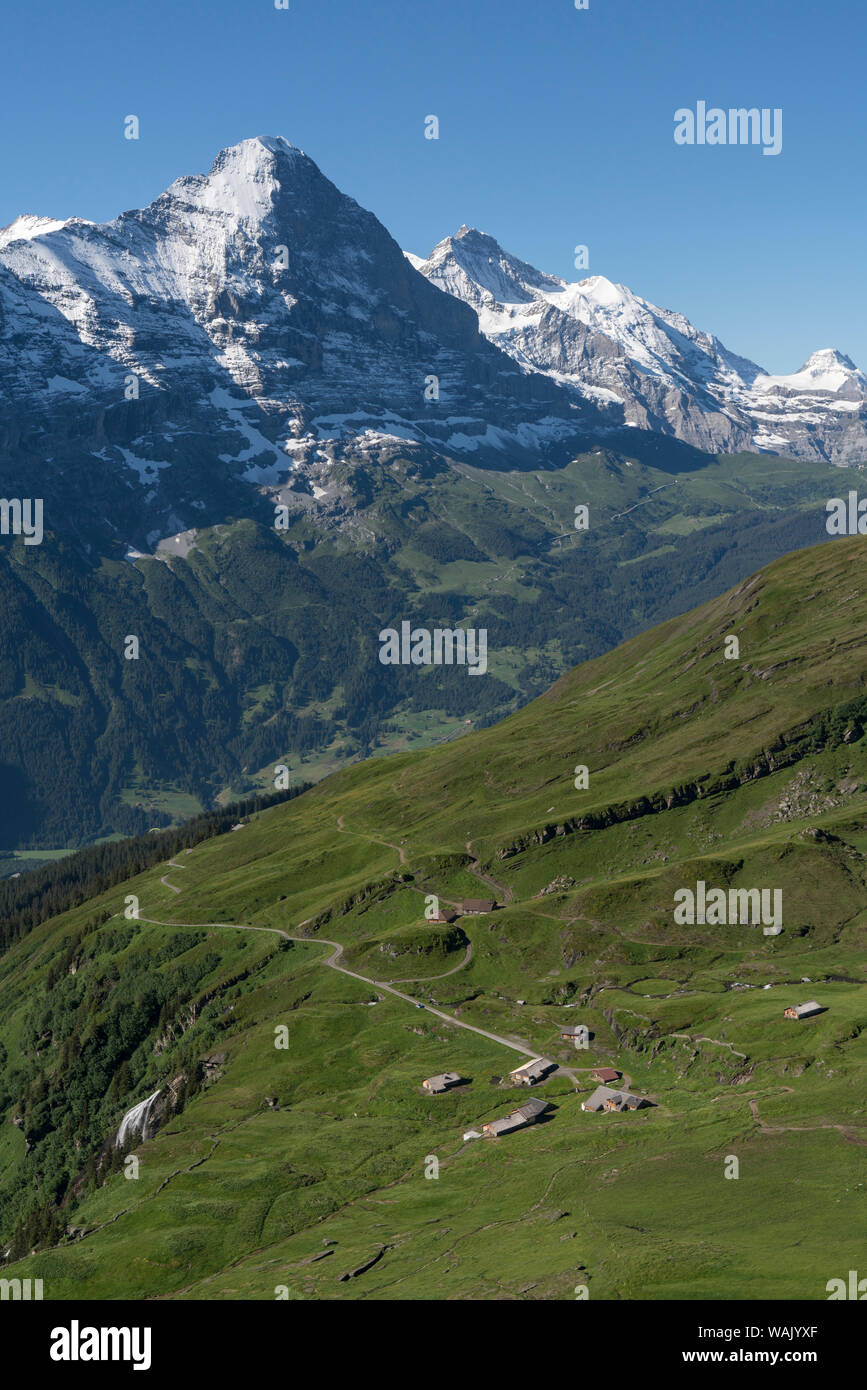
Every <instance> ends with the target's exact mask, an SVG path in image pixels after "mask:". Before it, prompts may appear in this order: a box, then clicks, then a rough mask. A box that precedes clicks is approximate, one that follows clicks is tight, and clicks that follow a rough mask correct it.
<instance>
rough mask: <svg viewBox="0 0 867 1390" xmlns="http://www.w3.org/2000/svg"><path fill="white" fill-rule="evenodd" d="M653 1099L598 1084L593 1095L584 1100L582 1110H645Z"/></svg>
mask: <svg viewBox="0 0 867 1390" xmlns="http://www.w3.org/2000/svg"><path fill="white" fill-rule="evenodd" d="M652 1104H653V1101H652V1100H648V1099H647V1098H646V1097H645V1096H634V1095H632V1094H631V1092H629V1091H612V1089H611V1087H610V1086H597V1087H596V1090H595V1091H594V1092H593V1094H592V1096H588V1097H587V1099H586V1100H582V1102H581V1109H582V1110H620V1111H622V1110H643V1109H644V1107H645V1106H646V1105H652Z"/></svg>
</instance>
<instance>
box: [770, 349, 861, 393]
mask: <svg viewBox="0 0 867 1390" xmlns="http://www.w3.org/2000/svg"><path fill="white" fill-rule="evenodd" d="M755 385H756V389H757V390H759V391H774V390H779V391H829V392H832V393H833V394H835V395H838V394H840V393H842V392H846V393H850V392H851V391H855V392H856V393H857V394H860V395H862V396H863V395H865V394H867V375H865V373H864V372H862V371H861V370H860V368H859V367H856V366H855V363H854V362H853V361H852V359H851V357H847V356H846V355H845V353H842V352H838V351H837V349H836V348H820V349H819V350H818V352H814V353H812V354H811V356H810V357H808V358H807V360H806V362H805V363H804V365H803V367H801V368H800V370H799V371H797V372H793V373H792V374H791V376H761V377H759V378H758V380H757V381H756V383H755Z"/></svg>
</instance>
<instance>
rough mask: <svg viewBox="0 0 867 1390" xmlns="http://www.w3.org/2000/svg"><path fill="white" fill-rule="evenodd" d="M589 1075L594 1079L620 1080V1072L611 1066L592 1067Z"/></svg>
mask: <svg viewBox="0 0 867 1390" xmlns="http://www.w3.org/2000/svg"><path fill="white" fill-rule="evenodd" d="M590 1075H591V1076H592V1078H593V1080H594V1081H605V1082H608V1081H619V1080H620V1072H619V1071H615V1070H614V1068H613V1067H594V1068H593V1070H592V1071H591V1073H590Z"/></svg>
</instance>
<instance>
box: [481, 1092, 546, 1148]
mask: <svg viewBox="0 0 867 1390" xmlns="http://www.w3.org/2000/svg"><path fill="white" fill-rule="evenodd" d="M549 1109H550V1106H549V1104H548V1102H547V1101H546V1100H538V1099H537V1098H536V1097H535V1096H534V1097H533V1099H532V1100H528V1101H525V1102H524V1104H523V1105H521V1106H519V1107H518V1109H517V1110H513V1111H512V1112H511V1114H509V1115H504V1116H503V1118H502V1119H500V1120H490V1121H489V1122H488V1123H487V1124H486V1125H482V1133H483V1134H486V1135H487V1136H488V1138H489V1139H499V1138H500V1136H501V1135H503V1134H513V1133H514V1132H515V1130H516V1129H524V1128H525V1127H526V1126H527V1125H533V1124H535V1123H536V1121H537V1120H538V1118H539V1116H540V1115H544V1113H545V1111H546V1110H549Z"/></svg>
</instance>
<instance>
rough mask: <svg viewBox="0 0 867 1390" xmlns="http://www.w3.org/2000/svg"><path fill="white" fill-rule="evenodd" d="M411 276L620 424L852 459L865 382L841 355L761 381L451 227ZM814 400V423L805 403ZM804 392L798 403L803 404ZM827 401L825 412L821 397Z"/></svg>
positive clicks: (689, 334)
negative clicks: (451, 299) (454, 301)
mask: <svg viewBox="0 0 867 1390" xmlns="http://www.w3.org/2000/svg"><path fill="white" fill-rule="evenodd" d="M412 263H413V265H414V266H415V267H416V268H417V269H418V270H420V271H421V273H422V274H423V275H426V276H427V278H428V279H430V280H431V281H433V283H434V284H436V285H439V287H440V288H441V289H443V290H446V291H447V292H448V293H450V294H453V295H456V296H457V297H458V298H460V299H463V300H464V301H465V302H466V303H467V304H470V305H471V306H472V307H473V309H475V311H476V313H477V314H478V318H479V327H480V328H481V330H482V332H483V333H484V334H485V336H486V337H487V338H489V339H490V340H491V341H492V342H494V343H496V344H497V346H499V347H501V348H502V349H503V350H504V351H505V352H507V353H509V354H510V355H511V356H512V357H513V358H514V359H515V361H516V362H518V363H519V364H520V365H521V366H522V367H523V368H524V370H528V371H529V370H532V371H536V372H545V373H547V374H548V375H549V376H551V377H553V378H554V379H555V380H556V381H557V382H558V383H560V384H561V385H564V386H566V387H568V388H569V389H571V390H572V391H574V392H575V393H576V394H578V395H580V396H582V397H584V398H587V399H589V400H592V401H594V402H596V403H597V404H600V405H603V406H605V407H606V408H608V409H609V410H611V409H616V408H618V407H619V408H620V409H621V410H622V414H623V418H624V419H625V421H626V423H628V424H631V425H638V426H641V427H642V428H645V429H653V430H659V431H662V432H663V433H667V434H674V435H677V436H678V437H679V438H680V439H683V440H685V441H686V442H688V443H690V444H694V445H696V446H697V447H698V448H701V449H706V450H709V451H717V450H723V449H726V450H734V449H744V448H753V449H757V450H767V451H773V452H783V453H794V454H804V455H805V456H807V457H817V456H819V457H827V458H836V459H839V461H840V462H844V461H848V460H849V459H850V458H852V457H855V456H857V457H863V454H864V448H865V433H867V431H865V424H864V421H863V420H861V419H860V418H859V419H857V420H856V419H855V418H854V414H853V411H854V412H857V410H858V405H859V403H862V402H863V401H864V400H865V397H867V377H865V375H864V373H863V372H861V371H859V370H858V368H857V367H855V365H854V363H852V362H851V361H850V360H849V359H848V358H847V357H844V356H843V354H842V353H839V352H836V351H834V350H831V349H824V350H822V351H821V352H818V353H814V354H813V356H812V357H811V358H810V359H809V361H808V362H807V363H805V365H804V366H803V367H802V368H801V370H800V372H796V373H795V374H794V375H792V376H789V377H785V376H771V375H769V374H768V373H766V372H764V371H762V369H761V368H760V367H758V366H757V365H756V364H755V363H754V362H751V361H749V360H748V359H747V358H744V357H740V356H738V355H737V354H736V353H733V352H730V351H729V350H728V349H727V348H726V347H725V346H724V345H723V344H722V343H721V342H720V341H719V339H718V338H716V337H715V336H714V335H713V334H709V333H705V332H703V331H701V330H700V329H698V328H696V327H695V326H694V325H693V324H692V323H690V321H689V319H687V318H686V317H685V316H684V315H683V314H680V313H677V312H674V311H672V310H668V309H661V308H659V307H658V306H657V305H655V304H652V303H651V302H650V301H649V300H646V299H642V298H641V297H640V296H639V295H637V294H635V293H633V291H632V290H630V289H629V288H628V287H627V286H626V285H622V284H617V283H615V282H613V281H612V280H609V279H607V278H606V277H605V276H603V275H593V276H589V277H587V278H586V279H584V280H578V281H576V282H574V283H568V282H567V281H565V280H561V279H559V278H558V277H557V276H553V275H547V274H545V273H543V272H541V271H539V270H537V269H536V268H535V267H534V266H531V265H529V264H528V263H527V262H526V261H522V260H520V259H519V258H518V257H517V256H514V255H511V254H510V253H509V252H507V251H504V250H503V248H502V247H501V246H500V245H499V243H498V242H497V241H495V240H494V238H493V237H490V236H487V235H486V234H485V233H483V232H479V231H476V230H474V229H472V228H467V227H461V229H460V231H459V232H457V234H456V235H455V236H453V237H447V238H445V240H443V241H441V242H440V243H439V244H438V245H437V246H436V247H435V248H434V250H433V251H432V252H431V255H430V256H429V257H428V259H427V260H426V261H422V260H421V259H420V258H418V257H414V258H413V261H412ZM819 392H822V393H825V415H824V417H823V418H820V417H818V416H817V414H816V393H819ZM808 393H809V395H808ZM830 394H833V396H834V397H835V399H834V401H830V400H829V399H828V396H829V395H830Z"/></svg>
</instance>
